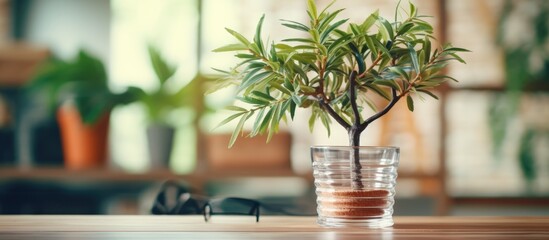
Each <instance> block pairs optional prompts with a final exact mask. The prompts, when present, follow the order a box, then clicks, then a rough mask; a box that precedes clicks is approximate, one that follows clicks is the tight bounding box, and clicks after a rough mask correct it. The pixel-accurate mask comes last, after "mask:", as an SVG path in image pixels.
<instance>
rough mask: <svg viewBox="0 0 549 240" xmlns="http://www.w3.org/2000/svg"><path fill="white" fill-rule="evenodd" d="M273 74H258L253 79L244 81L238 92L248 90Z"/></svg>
mask: <svg viewBox="0 0 549 240" xmlns="http://www.w3.org/2000/svg"><path fill="white" fill-rule="evenodd" d="M271 74H272V73H271V72H262V73H258V74H256V75H254V76H253V77H250V78H247V79H244V81H243V82H242V84H241V85H240V87H239V88H238V91H239V92H240V91H242V90H244V89H246V88H248V87H249V86H251V85H253V84H255V83H257V82H259V81H261V80H264V79H266V78H267V77H268V76H269V75H271Z"/></svg>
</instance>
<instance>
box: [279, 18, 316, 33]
mask: <svg viewBox="0 0 549 240" xmlns="http://www.w3.org/2000/svg"><path fill="white" fill-rule="evenodd" d="M281 21H282V22H283V23H282V25H283V26H286V27H289V28H292V29H295V30H299V31H304V32H309V30H310V28H309V27H307V26H305V25H303V24H302V23H299V22H295V21H290V20H284V19H282V20H281Z"/></svg>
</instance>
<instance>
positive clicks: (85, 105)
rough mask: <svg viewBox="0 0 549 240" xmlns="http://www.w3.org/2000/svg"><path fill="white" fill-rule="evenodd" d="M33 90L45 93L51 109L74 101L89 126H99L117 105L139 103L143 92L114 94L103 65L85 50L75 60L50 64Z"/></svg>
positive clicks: (32, 84)
mask: <svg viewBox="0 0 549 240" xmlns="http://www.w3.org/2000/svg"><path fill="white" fill-rule="evenodd" d="M29 88H30V90H31V91H32V92H42V93H44V94H45V95H46V97H47V99H46V101H47V105H48V107H49V108H50V109H51V110H56V109H57V107H58V106H59V104H62V103H63V102H66V101H72V102H74V105H75V106H76V108H77V109H78V112H79V113H80V116H81V118H82V120H83V122H84V123H86V124H93V123H95V122H96V121H97V120H99V118H100V117H101V116H102V115H104V114H105V113H107V112H109V111H110V110H112V109H113V108H114V107H115V106H117V105H120V104H128V103H131V102H133V101H135V100H137V98H138V93H139V90H138V89H137V88H135V87H130V88H128V89H127V90H126V91H124V92H122V93H115V92H113V91H111V90H110V88H109V86H108V77H107V72H106V70H105V66H104V64H103V62H101V60H100V59H98V58H97V57H95V56H93V55H91V54H90V53H88V52H86V51H85V50H80V51H79V52H78V54H77V56H76V58H75V59H73V60H72V61H65V60H61V59H51V60H50V61H48V62H46V63H45V64H44V65H43V66H42V68H41V69H40V70H39V71H38V73H37V74H36V75H35V77H34V78H33V79H32V80H31V81H30V85H29Z"/></svg>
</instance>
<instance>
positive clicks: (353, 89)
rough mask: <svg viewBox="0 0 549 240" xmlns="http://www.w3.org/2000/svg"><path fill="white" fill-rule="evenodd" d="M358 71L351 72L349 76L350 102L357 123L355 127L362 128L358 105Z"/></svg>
mask: <svg viewBox="0 0 549 240" xmlns="http://www.w3.org/2000/svg"><path fill="white" fill-rule="evenodd" d="M356 74H357V72H356V71H353V72H351V75H350V76H349V83H350V86H349V90H348V91H349V100H350V102H351V108H352V110H353V115H354V116H355V123H354V124H353V125H355V126H360V112H359V111H358V106H357V104H356V81H355V80H356Z"/></svg>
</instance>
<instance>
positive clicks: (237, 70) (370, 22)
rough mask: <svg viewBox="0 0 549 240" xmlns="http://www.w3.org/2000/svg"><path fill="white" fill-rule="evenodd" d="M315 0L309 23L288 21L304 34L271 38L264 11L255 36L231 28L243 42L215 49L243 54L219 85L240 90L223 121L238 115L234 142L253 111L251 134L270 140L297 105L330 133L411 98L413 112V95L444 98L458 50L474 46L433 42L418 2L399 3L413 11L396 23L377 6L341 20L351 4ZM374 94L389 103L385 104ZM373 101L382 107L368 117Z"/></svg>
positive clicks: (360, 124) (354, 127)
mask: <svg viewBox="0 0 549 240" xmlns="http://www.w3.org/2000/svg"><path fill="white" fill-rule="evenodd" d="M307 3H308V9H307V14H308V16H309V22H308V23H306V24H304V23H300V22H296V21H292V20H282V25H284V26H285V27H288V28H291V29H293V30H295V31H296V32H297V36H300V37H295V38H287V39H284V40H282V41H281V42H279V43H275V42H266V41H264V39H263V38H262V33H261V30H262V25H263V21H264V16H263V17H261V19H260V20H259V23H258V24H257V28H256V33H255V35H254V36H253V38H252V39H248V38H246V37H244V36H243V35H241V34H240V33H238V32H236V31H234V30H232V29H228V28H227V31H228V32H229V33H230V34H231V35H232V36H233V37H234V38H235V39H236V40H237V43H234V44H230V45H226V46H223V47H220V48H218V49H215V50H214V51H215V52H236V55H235V57H236V58H238V59H239V60H240V62H239V63H238V64H237V65H236V66H235V67H233V68H231V69H230V70H228V71H223V70H219V71H220V72H222V73H224V74H225V76H224V77H223V78H221V79H219V80H218V82H217V84H218V88H223V87H227V86H231V85H236V86H237V89H238V90H237V91H238V92H237V95H238V97H237V99H238V102H239V103H237V104H236V105H235V106H230V107H228V109H229V110H231V111H234V113H233V114H232V115H231V116H229V117H228V118H227V119H225V120H224V121H222V122H221V123H220V125H223V124H226V123H228V122H230V121H238V124H237V126H236V128H235V129H234V132H233V137H232V138H231V141H230V145H232V144H233V143H234V141H235V140H236V138H237V136H238V135H240V134H241V133H243V131H242V129H243V126H244V123H245V122H246V121H248V120H251V119H252V117H255V120H253V129H252V131H251V132H250V133H249V136H255V135H257V134H264V133H267V134H268V139H270V137H271V136H272V135H273V134H274V133H276V132H277V131H278V130H279V125H280V123H281V122H282V121H286V120H288V118H290V119H293V118H294V116H295V111H296V109H297V108H310V109H311V110H312V113H311V116H310V118H309V126H310V128H311V130H312V128H313V126H314V125H315V123H316V122H320V123H322V125H324V126H325V128H326V129H327V131H328V134H329V133H330V129H331V124H332V121H333V120H335V121H336V122H337V123H338V124H339V125H341V126H343V127H344V128H345V129H346V130H347V131H348V132H349V134H350V135H351V133H352V134H353V135H357V134H358V135H360V133H361V132H362V131H363V130H364V129H365V128H366V127H367V126H368V125H369V124H370V123H371V122H372V121H374V120H376V119H377V118H379V117H381V116H382V115H383V114H385V113H386V112H387V111H389V110H390V109H391V107H392V106H393V105H394V103H396V102H397V101H398V100H399V99H401V98H403V97H405V98H406V101H407V105H408V108H409V109H410V110H411V111H413V110H414V98H413V97H412V95H411V94H413V95H418V94H423V95H427V96H430V97H433V98H437V96H436V95H435V94H433V92H432V90H433V88H435V87H437V86H439V85H440V84H442V83H444V82H445V81H447V80H454V81H455V79H453V78H452V77H450V76H447V75H444V74H443V73H442V70H443V68H444V67H445V66H446V65H447V64H448V63H449V62H451V61H458V62H462V63H464V61H463V59H462V58H461V57H460V56H459V55H458V54H459V53H460V52H467V50H466V49H462V48H457V47H453V46H452V45H450V44H447V45H444V46H442V47H441V48H435V47H433V46H432V43H433V39H434V38H433V27H432V26H431V25H430V24H429V23H428V22H427V21H425V20H424V19H425V17H424V16H419V15H418V11H417V8H416V6H415V5H413V4H411V3H410V4H409V7H408V8H407V9H402V8H400V4H399V5H398V6H397V9H396V11H395V16H400V15H406V17H405V18H404V19H398V18H397V17H395V21H394V22H390V21H389V20H387V19H385V18H383V17H382V16H380V14H379V12H377V11H376V12H374V13H372V14H370V15H368V16H367V17H366V18H365V19H364V21H362V22H358V23H351V22H349V21H348V19H339V18H338V17H339V15H340V13H342V12H343V9H338V10H335V11H330V9H329V8H330V6H331V5H332V4H333V2H332V3H331V4H329V5H328V6H327V7H325V8H323V9H318V8H317V6H316V3H315V1H314V0H308V2H307ZM301 36H303V37H301ZM374 96H375V97H381V98H384V99H386V100H387V101H388V102H389V104H388V105H387V106H386V107H385V108H384V109H382V110H378V109H377V107H376V104H375V103H374V101H373V98H372V97H374ZM366 107H369V108H371V109H373V111H374V112H376V113H375V114H374V115H372V116H369V117H366V116H364V115H365V113H366V112H367V111H365V110H364V109H365V108H366ZM352 145H355V143H352Z"/></svg>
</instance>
